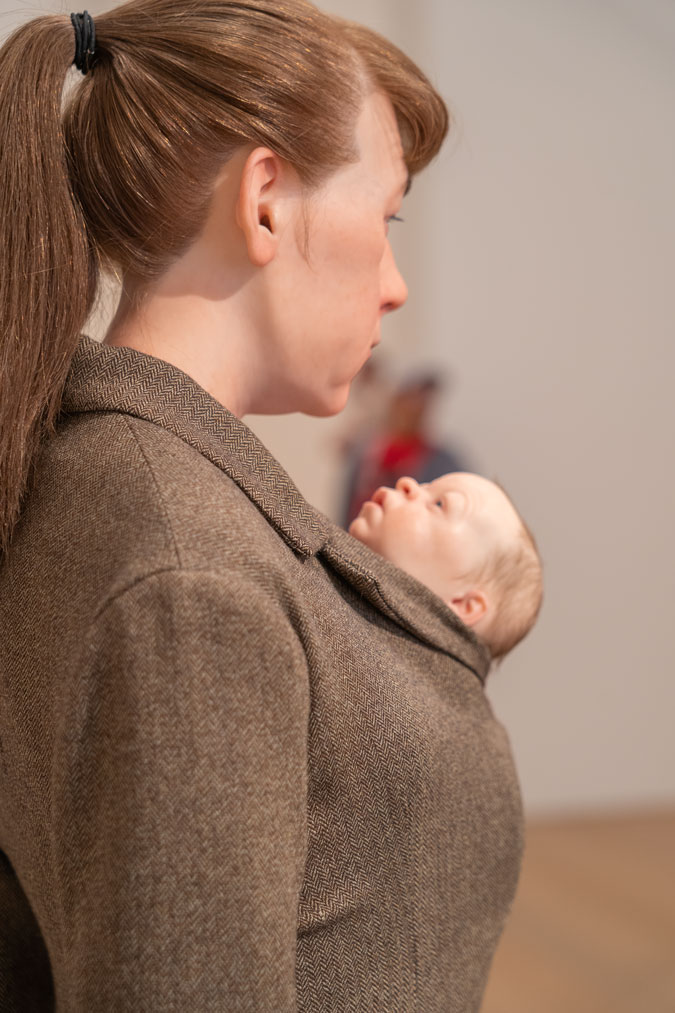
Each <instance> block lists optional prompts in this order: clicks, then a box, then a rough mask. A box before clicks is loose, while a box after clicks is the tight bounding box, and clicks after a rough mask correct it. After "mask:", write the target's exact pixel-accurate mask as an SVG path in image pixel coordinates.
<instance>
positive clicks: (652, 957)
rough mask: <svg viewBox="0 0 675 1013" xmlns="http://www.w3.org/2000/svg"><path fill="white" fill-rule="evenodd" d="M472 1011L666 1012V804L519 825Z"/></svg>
mask: <svg viewBox="0 0 675 1013" xmlns="http://www.w3.org/2000/svg"><path fill="white" fill-rule="evenodd" d="M481 1013H675V809H671V810H668V811H664V810H660V811H658V812H647V813H641V814H639V815H633V816H631V815H625V816H612V817H597V818H587V817H586V818H579V819H574V820H560V821H555V822H553V821H547V822H538V823H529V824H528V826H527V830H526V845H525V857H524V859H523V868H522V873H521V878H520V882H519V885H518V892H517V894H516V899H515V902H514V905H513V909H512V911H511V914H510V916H509V920H508V922H507V925H506V928H505V930H504V934H503V936H502V938H501V941H500V944H499V947H498V949H497V952H496V954H495V958H494V962H493V965H492V972H491V975H490V980H489V982H488V987H487V990H486V992H485V998H484V1001H483V1005H482V1007H481Z"/></svg>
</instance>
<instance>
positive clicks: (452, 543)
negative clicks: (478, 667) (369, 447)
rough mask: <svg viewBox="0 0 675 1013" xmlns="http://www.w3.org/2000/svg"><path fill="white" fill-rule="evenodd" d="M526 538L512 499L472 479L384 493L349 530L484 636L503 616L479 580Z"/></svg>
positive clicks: (405, 480)
mask: <svg viewBox="0 0 675 1013" xmlns="http://www.w3.org/2000/svg"><path fill="white" fill-rule="evenodd" d="M521 530H522V522H521V520H520V517H519V516H518V513H517V512H516V510H515V507H514V506H513V504H512V503H511V501H510V500H509V498H508V496H506V494H505V493H504V492H503V491H502V490H501V489H500V488H499V486H498V485H495V483H494V482H490V481H489V480H488V479H486V478H483V477H482V476H480V475H474V474H471V473H470V472H451V473H449V474H447V475H441V476H440V478H437V479H435V480H434V481H433V482H428V483H425V484H423V485H420V484H418V482H416V481H415V479H414V478H410V477H408V476H404V477H402V478H399V479H398V480H397V482H396V485H395V488H393V489H391V488H389V487H388V486H380V488H379V489H377V491H376V492H375V493H374V494H373V496H372V499H369V500H366V501H365V503H364V504H363V505H362V507H361V510H360V511H359V514H358V516H357V517H355V518H354V520H353V521H352V522H351V524H350V525H349V533H350V534H351V535H353V537H354V538H358V540H359V541H361V542H363V543H364V544H365V545H367V546H368V547H369V548H371V549H373V550H374V551H375V552H378V553H379V554H380V555H382V556H385V557H386V558H387V559H389V560H390V561H391V562H392V563H394V564H395V565H396V566H398V567H399V568H400V569H402V570H405V571H406V572H407V573H410V574H411V575H412V576H413V577H416V578H417V580H419V581H420V583H422V584H426V585H427V587H429V588H430V589H431V590H432V591H434V593H435V594H437V595H438V596H439V597H440V598H442V599H443V601H444V602H445V603H446V605H448V607H449V608H451V609H452V610H453V611H454V612H456V613H457V615H458V616H459V617H460V619H462V620H463V622H464V623H465V624H466V625H467V626H472V627H474V628H475V631H476V632H477V633H479V634H483V635H484V634H485V633H486V632H487V630H488V629H489V626H490V623H491V622H492V620H493V618H494V616H495V614H496V603H495V597H494V594H493V591H492V589H491V588H490V586H489V585H482V584H480V583H478V582H477V581H476V578H475V576H472V575H475V574H477V573H479V572H480V570H481V569H482V567H483V566H484V564H485V563H486V562H487V561H488V559H489V558H490V554H491V553H493V552H495V551H497V550H498V549H500V548H502V547H507V546H509V545H511V544H512V543H513V541H514V540H515V539H517V538H518V537H519V535H520V532H521Z"/></svg>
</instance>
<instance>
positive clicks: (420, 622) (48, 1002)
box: [0, 336, 523, 1013]
mask: <svg viewBox="0 0 675 1013" xmlns="http://www.w3.org/2000/svg"><path fill="white" fill-rule="evenodd" d="M0 630H1V631H2V636H1V641H0V680H1V681H0V746H1V753H0V761H1V764H2V766H1V768H0V849H1V851H0V904H2V910H3V912H4V913H5V915H6V916H5V917H3V918H2V919H1V920H0V1010H1V1011H17V1013H18V1011H21V1013H24V1011H32V1010H51V1009H57V1010H59V1011H68V1013H70V1011H78V1013H80V1011H82V1013H84V1011H87V1013H89V1011H92V1013H96V1011H99V1010H100V1011H109V1010H129V1011H134V1013H135V1011H139V1013H140V1011H152V1013H154V1011H174V1010H175V1011H178V1010H180V1011H186V1010H194V1011H196V1013H202V1011H212V1010H213V1011H216V1010H218V1011H223V1013H229V1011H232V1013H235V1011H260V1013H291V1011H297V1013H319V1011H321V1013H324V1011H325V1013H338V1011H340V1013H347V1011H364V1013H365V1011H373V1013H374V1011H382V1013H412V1011H415V1013H446V1011H447V1013H455V1011H456V1013H460V1011H461V1013H466V1011H472V1010H478V1009H479V1006H480V1000H481V996H482V994H483V990H484V988H485V983H486V979H487V975H488V972H489V967H490V963H491V960H492V956H493V953H494V950H495V947H496V945H497V942H498V939H499V936H500V934H501V931H502V929H503V926H504V922H505V919H506V917H507V914H508V911H509V909H510V906H511V903H512V900H513V896H514V893H515V889H516V883H517V879H518V873H519V869H520V862H521V857H522V850H523V834H522V831H523V814H522V803H521V797H520V790H519V784H518V778H517V774H516V771H515V769H514V765H513V760H512V755H511V750H510V745H509V741H508V736H507V734H506V731H505V729H504V728H503V726H502V725H501V724H500V723H499V721H497V720H496V719H495V716H494V714H493V713H492V710H491V707H490V705H489V702H488V700H487V697H486V696H485V691H484V681H485V678H486V675H487V671H488V664H489V658H488V654H487V651H486V649H485V648H484V646H483V645H482V644H481V642H480V641H479V640H478V639H477V638H476V637H475V636H474V635H473V634H472V633H471V632H470V631H469V630H468V629H467V628H466V627H464V626H463V624H462V623H461V622H460V621H459V619H457V617H456V616H455V614H454V613H453V612H452V611H451V610H450V609H448V608H447V607H446V606H445V605H444V603H443V602H442V601H441V600H440V599H439V598H437V597H436V596H435V595H434V594H433V593H432V592H431V591H429V590H428V589H427V588H425V587H424V586H423V585H421V584H419V583H418V582H417V581H416V580H415V579H414V578H412V577H410V576H408V575H407V574H404V573H403V572H402V571H400V570H398V568H397V567H395V566H393V564H391V563H389V562H387V561H386V560H384V559H382V558H381V557H379V556H378V555H376V554H375V553H373V552H371V551H370V550H369V549H368V548H367V547H366V546H364V545H362V544H361V543H360V542H358V541H356V540H355V539H353V538H351V537H350V536H349V535H348V534H347V533H346V532H345V531H343V530H341V529H340V528H338V527H336V526H335V525H334V524H333V523H332V522H331V521H330V520H329V519H328V518H327V517H326V516H324V515H323V514H322V513H320V512H319V511H317V510H315V509H314V508H313V507H312V506H311V505H310V504H308V503H307V502H306V501H305V500H304V498H303V497H302V496H301V494H300V493H299V491H298V490H297V488H296V487H295V486H294V484H293V482H292V481H291V479H290V478H289V476H288V475H287V474H286V472H285V471H284V469H283V468H282V467H281V465H280V464H279V463H278V462H277V461H276V460H275V459H274V457H273V456H272V455H271V454H270V453H269V452H268V451H267V449H266V448H265V447H264V446H263V445H262V444H261V443H260V441H259V440H258V439H257V438H256V437H255V435H254V434H253V433H252V432H251V430H250V429H249V428H248V427H247V426H246V425H245V424H244V423H243V422H242V421H241V420H239V419H237V418H236V417H235V416H234V415H232V413H231V412H229V411H227V409H226V408H224V407H223V406H222V405H220V404H219V403H218V402H216V401H215V400H214V399H213V398H212V397H211V396H210V395H209V394H208V393H207V392H206V391H204V390H203V389H202V388H201V387H199V385H198V384H196V383H195V382H194V381H193V380H191V379H190V377H188V376H186V375H185V374H184V373H182V372H181V371H180V370H178V369H176V368H175V367H173V366H171V365H170V364H168V363H165V362H163V361H161V360H158V359H155V358H153V357H151V356H148V355H144V354H142V353H140V352H136V351H134V350H132V349H128V348H113V347H108V346H104V345H100V344H98V343H97V342H94V341H92V340H91V339H89V338H88V337H86V336H83V337H82V338H81V341H80V346H79V348H78V352H77V355H76V357H75V360H74V362H73V366H72V369H71V373H70V376H69V381H68V386H67V389H66V392H65V397H64V402H63V412H62V417H61V420H60V423H59V427H58V431H57V434H56V436H55V437H54V438H53V439H52V440H51V441H50V442H49V443H48V444H47V446H46V447H45V449H44V452H43V455H42V458H41V462H40V469H39V481H38V484H37V486H36V489H35V491H34V492H33V494H32V495H31V496H30V497H29V499H28V501H27V503H26V505H25V509H24V512H23V515H22V519H21V521H20V524H19V527H18V529H17V532H16V535H15V539H14V541H13V544H12V547H11V549H10V552H9V553H8V555H7V557H6V559H5V560H4V561H3V563H2V564H1V566H0Z"/></svg>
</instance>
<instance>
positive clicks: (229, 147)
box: [0, 0, 449, 555]
mask: <svg viewBox="0 0 675 1013" xmlns="http://www.w3.org/2000/svg"><path fill="white" fill-rule="evenodd" d="M95 26H96V48H95V55H94V58H93V62H92V67H91V70H90V72H89V73H88V74H87V75H86V76H84V77H82V76H81V75H80V73H79V72H78V71H76V70H71V69H70V68H71V64H72V63H73V59H74V52H75V34H74V31H73V26H72V24H71V21H70V18H69V17H68V16H67V15H46V16H43V17H38V18H35V19H34V20H32V21H29V22H27V23H26V24H24V25H22V26H21V27H20V28H18V29H17V30H16V31H15V32H13V34H12V35H11V36H10V37H9V38H8V39H7V41H6V42H5V44H4V45H3V46H2V48H1V49H0V172H1V185H0V555H1V554H2V553H3V552H4V551H6V549H7V548H8V546H9V543H10V539H11V536H12V531H13V529H14V528H15V525H16V522H17V520H18V518H19V515H20V510H21V505H22V502H23V499H24V497H25V495H26V494H27V492H28V490H29V489H30V486H31V484H32V479H33V477H34V475H35V469H36V463H37V459H38V456H39V450H40V446H41V444H42V442H43V441H44V440H45V439H46V438H48V437H49V436H50V435H51V434H52V433H53V432H54V430H55V426H56V421H57V418H58V414H59V409H60V403H61V398H62V393H63V386H64V383H65V380H66V376H67V374H68V370H69V367H70V363H71V360H72V356H73V354H74V351H75V348H76V346H77V342H78V339H79V335H80V332H81V328H82V327H83V326H84V324H85V322H86V320H87V319H88V317H89V315H90V313H91V311H92V309H93V307H94V303H95V300H96V297H97V292H98V288H99V279H100V277H101V275H102V273H106V272H108V271H110V272H112V273H114V274H115V275H119V274H120V273H121V274H122V275H124V274H127V273H129V274H130V275H131V276H132V277H134V279H140V281H141V282H142V283H143V284H148V283H150V282H151V281H152V280H153V279H156V278H157V277H159V276H160V275H161V274H162V273H163V272H164V271H165V270H166V269H167V268H168V267H169V266H170V264H171V263H172V262H173V261H174V260H175V259H177V258H178V257H179V256H180V255H181V253H182V252H184V251H185V250H187V249H188V248H189V246H190V245H191V244H192V243H193V242H194V240H195V239H196V238H197V236H198V235H199V232H200V230H201V228H202V226H203V224H204V222H205V220H206V217H207V214H208V209H209V204H210V200H211V196H212V187H213V183H214V180H215V178H216V176H217V174H218V172H219V171H220V169H221V168H222V165H223V163H224V162H225V161H226V160H227V159H228V158H230V157H231V156H232V154H233V153H234V152H235V151H236V150H237V148H239V147H240V146H241V145H243V144H246V143H250V142H254V143H256V144H261V145H265V146H268V147H270V148H272V149H273V150H274V151H276V152H277V153H278V154H279V155H280V156H281V157H283V158H285V159H286V160H288V162H289V163H290V164H291V165H292V166H294V167H295V169H296V170H297V172H298V175H299V177H300V179H301V181H302V183H303V184H304V185H305V187H306V190H307V192H308V193H311V191H312V190H313V189H315V188H316V187H317V186H319V185H320V184H321V183H322V182H323V181H324V180H325V179H326V178H327V177H328V176H329V175H330V174H331V173H332V172H333V171H334V170H335V169H337V168H338V167H339V166H341V165H344V164H346V163H348V162H352V161H355V160H356V159H357V157H358V153H357V151H356V150H355V141H354V127H355V121H356V117H357V116H358V113H359V111H360V108H361V106H362V102H363V97H364V94H365V90H366V89H368V88H372V87H376V88H380V89H382V90H384V91H385V92H386V93H387V94H388V95H389V97H390V99H391V101H392V104H393V106H394V109H395V112H396V116H397V120H398V123H399V128H400V131H401V138H402V142H403V147H404V154H405V159H406V163H407V166H408V170H409V171H410V173H411V175H413V174H414V173H416V172H418V171H419V170H420V169H422V168H424V166H425V165H427V164H428V162H429V161H430V160H431V159H432V158H433V157H434V155H435V154H436V153H437V152H438V150H439V148H440V146H441V144H442V141H443V139H444V137H445V135H446V133H447V130H448V125H449V120H448V112H447V109H446V107H445V104H444V102H443V100H442V99H441V97H440V96H439V95H438V93H437V92H436V91H435V89H434V88H433V87H432V86H431V84H430V83H429V81H428V80H427V78H426V77H425V76H424V74H422V72H421V71H420V70H419V69H418V68H417V67H416V66H415V64H414V63H413V62H412V61H411V60H410V59H408V57H406V56H405V55H404V54H403V53H402V52H401V51H400V50H399V49H397V48H396V47H395V46H394V45H392V44H391V43H390V42H388V41H387V40H385V39H384V38H382V37H381V36H380V35H378V34H377V33H375V32H373V31H371V30H370V29H367V28H365V27H363V26H360V25H356V24H353V23H351V22H348V21H345V20H343V19H340V18H337V17H332V16H330V15H328V14H325V13H323V12H321V11H319V10H318V9H317V8H316V7H314V6H313V5H312V4H311V3H308V2H306V0H237V2H232V0H190V2H189V3H187V2H184V0H130V2H128V3H124V4H122V5H121V6H119V7H115V8H113V9H112V10H110V11H108V12H107V13H105V14H101V15H98V16H97V17H96V20H95ZM73 75H74V76H75V77H76V80H73V81H72V82H71V83H72V87H70V88H69V89H66V91H65V92H64V84H65V83H66V80H67V77H68V78H70V77H71V76H73ZM141 287H142V286H141Z"/></svg>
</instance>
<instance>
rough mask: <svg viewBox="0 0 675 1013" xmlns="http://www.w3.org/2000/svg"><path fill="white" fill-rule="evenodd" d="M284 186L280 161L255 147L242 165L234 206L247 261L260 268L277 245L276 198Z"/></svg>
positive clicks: (273, 154)
mask: <svg viewBox="0 0 675 1013" xmlns="http://www.w3.org/2000/svg"><path fill="white" fill-rule="evenodd" d="M284 184H285V172H284V167H283V166H282V162H281V159H280V157H279V156H278V155H276V154H275V153H274V152H273V151H271V150H270V148H255V149H254V150H253V151H252V152H251V153H250V155H249V156H248V158H247V159H246V162H245V163H244V168H243V170H242V174H241V182H240V184H239V194H238V196H237V202H236V205H235V217H236V221H237V225H238V226H239V228H240V229H241V231H242V233H243V236H244V241H245V243H246V249H247V252H248V257H249V260H250V261H251V263H252V264H254V265H255V266H256V267H264V266H265V265H266V264H269V262H270V261H271V260H272V259H273V257H274V256H275V254H276V252H277V248H278V245H279V221H278V217H279V213H280V211H279V198H280V197H281V189H282V187H283V186H284Z"/></svg>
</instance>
